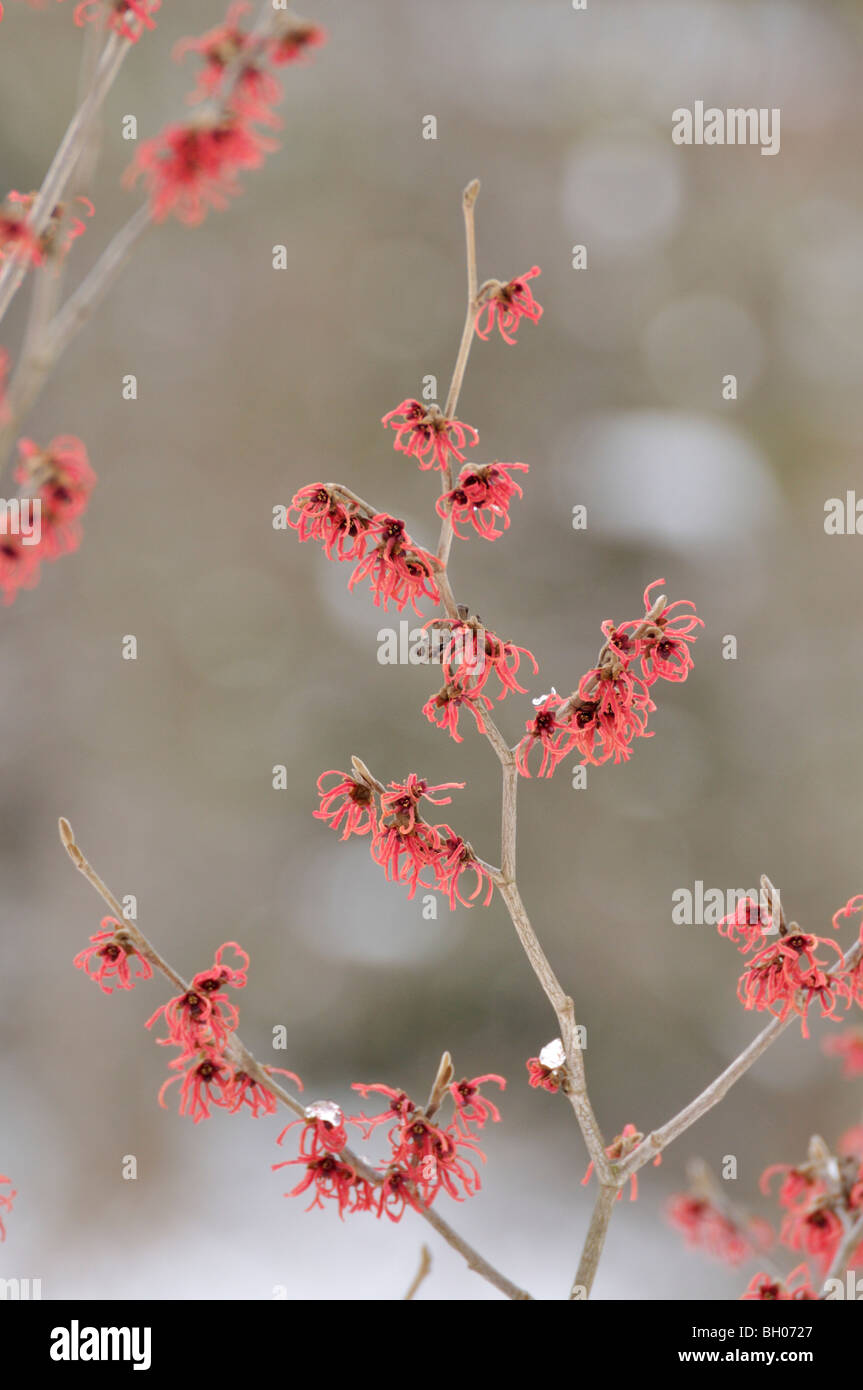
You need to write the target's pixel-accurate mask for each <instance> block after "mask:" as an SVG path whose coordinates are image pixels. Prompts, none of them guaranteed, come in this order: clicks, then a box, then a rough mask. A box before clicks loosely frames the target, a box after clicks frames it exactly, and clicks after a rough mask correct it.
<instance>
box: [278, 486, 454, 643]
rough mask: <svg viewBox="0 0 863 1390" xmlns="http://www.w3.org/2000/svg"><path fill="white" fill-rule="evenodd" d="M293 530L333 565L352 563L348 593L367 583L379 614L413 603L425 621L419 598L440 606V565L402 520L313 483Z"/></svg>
mask: <svg viewBox="0 0 863 1390" xmlns="http://www.w3.org/2000/svg"><path fill="white" fill-rule="evenodd" d="M288 525H289V526H291V527H292V528H293V530H295V531H296V533H297V535H298V537H299V539H300V540H301V541H313V540H314V541H320V542H321V543H322V545H323V548H324V552H325V554H326V555H327V556H328V558H329V559H331V560H350V561H352V562H353V563H354V570H353V573H352V574H351V577H350V579H349V580H348V588H349V589H353V588H354V586H355V585H357V584H359V583H360V581H361V580H366V579H367V580H368V581H369V583H370V585H371V591H372V596H373V598H374V603H375V607H376V608H383V609H384V610H386V609H387V607H388V606H389V604H390V603H392V604H394V605H395V607H396V608H397V610H398V611H399V612H401V611H402V609H404V608H405V607H406V605H407V604H408V603H409V604H410V605H411V607H412V608H413V610H414V612H415V613H416V614H417V615H418V616H421V614H420V610H419V608H418V607H417V599H418V598H430V599H431V600H432V601H433V602H434V603H438V602H439V601H440V594H439V592H438V587H437V584H436V583H435V578H434V574H435V570H436V568H437V561H436V560H435V558H434V556H433V555H430V554H429V552H428V551H426V550H423V549H422V547H421V546H418V545H415V544H414V542H413V541H412V540H411V538H410V536H409V535H408V533H407V531H406V530H405V524H404V522H403V521H399V520H398V518H397V517H394V516H388V515H387V514H386V513H385V512H374V511H372V510H370V509H367V508H366V507H365V506H364V504H363V505H361V504H360V503H359V502H357V501H356V500H354V499H351V498H350V497H348V496H345V495H343V494H342V493H341V491H340V489H338V488H336V487H327V485H326V484H325V483H309V485H308V486H307V487H304V488H301V489H300V491H299V492H298V493H297V494H296V496H295V497H294V498H293V499H292V501H291V505H290V508H289V510H288Z"/></svg>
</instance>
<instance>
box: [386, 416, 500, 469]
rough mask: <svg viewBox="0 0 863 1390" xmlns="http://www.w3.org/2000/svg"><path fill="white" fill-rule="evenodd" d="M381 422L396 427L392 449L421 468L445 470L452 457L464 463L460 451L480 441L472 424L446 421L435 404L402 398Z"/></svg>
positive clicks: (392, 427) (391, 427)
mask: <svg viewBox="0 0 863 1390" xmlns="http://www.w3.org/2000/svg"><path fill="white" fill-rule="evenodd" d="M381 424H382V425H388V426H389V427H390V429H394V430H395V432H396V437H395V439H394V441H393V448H394V449H396V451H397V452H398V453H401V454H406V455H407V456H408V457H409V458H415V459H416V461H417V463H418V464H419V466H420V468H422V469H424V470H425V469H427V468H440V469H441V470H442V471H444V470H445V469H446V467H447V465H448V464H449V462H450V460H451V459H457V460H458V462H459V463H464V454H463V453H461V450H462V449H466V448H471V447H472V446H473V445H475V444H478V443H479V435H478V434H477V432H476V430H475V429H474V428H473V425H465V424H463V423H462V421H461V420H448V419H447V418H446V416H445V415H444V414H443V413H442V412H441V410H440V409H439V408H438V407H437V406H436V405H430V406H425V405H423V403H422V401H414V400H406V401H402V403H401V405H397V406H396V407H395V409H394V410H390V411H388V412H387V414H386V415H384V416H383V418H382V420H381Z"/></svg>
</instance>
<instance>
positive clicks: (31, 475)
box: [15, 434, 96, 560]
mask: <svg viewBox="0 0 863 1390" xmlns="http://www.w3.org/2000/svg"><path fill="white" fill-rule="evenodd" d="M15 480H16V482H18V483H20V484H21V486H22V488H25V489H27V490H28V492H30V494H31V495H32V496H33V497H34V499H38V501H39V502H40V504H41V527H42V537H41V543H40V545H39V547H38V548H39V553H40V556H44V557H45V558H46V559H48V560H56V559H58V558H59V556H61V555H67V554H69V553H70V552H71V551H73V550H77V548H78V546H79V545H80V543H81V526H80V518H81V517H82V516H83V514H84V512H85V511H86V510H87V506H88V504H89V502H90V494H91V493H92V491H93V488H94V487H95V486H96V474H95V473H94V472H93V469H92V468H91V467H90V460H89V458H88V457H87V450H86V448H85V447H84V445H83V444H82V442H81V440H80V439H76V438H75V437H74V435H71V434H62V435H58V436H57V438H56V439H52V440H51V443H50V444H49V445H48V447H47V448H46V449H40V448H39V446H38V445H37V444H35V443H34V442H33V440H32V439H19V441H18V466H17V468H16V470H15Z"/></svg>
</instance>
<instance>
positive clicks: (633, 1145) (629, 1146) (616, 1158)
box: [581, 1125, 662, 1202]
mask: <svg viewBox="0 0 863 1390" xmlns="http://www.w3.org/2000/svg"><path fill="white" fill-rule="evenodd" d="M643 1143H644V1135H643V1134H642V1133H641V1132H640V1131H639V1130H637V1129H636V1128H635V1125H624V1127H623V1129H622V1130H621V1132H620V1134H618V1135H617V1137H616V1138H615V1139H613V1140H612V1142H611V1143H610V1144H609V1145H608V1147H607V1149H606V1150H605V1155H606V1158H610V1159H611V1160H612V1162H614V1163H620V1162H621V1160H622V1159H625V1158H629V1155H630V1154H631V1153H632V1152H633V1151H634V1150H635V1149H637V1148H638V1146H639V1144H643ZM661 1162H662V1154H661V1153H658V1154H657V1155H656V1157H655V1158H654V1160H653V1166H654V1168H657V1167H658V1166H659V1164H660V1163H661ZM592 1173H593V1161H592V1160H591V1162H590V1163H589V1164H588V1165H587V1172H586V1173H585V1175H584V1177H583V1178H582V1180H581V1185H582V1187H584V1186H585V1185H586V1184H587V1183H589V1182H590V1178H591V1174H592ZM629 1181H630V1190H629V1200H630V1202H634V1201H635V1200H636V1198H637V1197H638V1174H637V1173H633V1175H632V1177H631V1178H630V1180H629ZM622 1196H623V1192H622V1191H621V1192H618V1194H617V1200H618V1202H619V1201H620V1199H621V1197H622Z"/></svg>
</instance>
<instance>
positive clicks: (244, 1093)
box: [226, 1067, 303, 1119]
mask: <svg viewBox="0 0 863 1390" xmlns="http://www.w3.org/2000/svg"><path fill="white" fill-rule="evenodd" d="M262 1071H264V1072H266V1074H267V1076H277V1075H278V1076H286V1077H287V1078H288V1080H289V1081H293V1083H294V1085H295V1086H296V1088H297V1090H298V1091H301V1090H302V1089H303V1083H302V1081H301V1080H300V1078H299V1077H298V1076H297V1074H296V1072H293V1071H285V1069H284V1067H263V1068H262ZM243 1106H246V1107H247V1108H248V1109H249V1110H251V1112H252V1115H253V1116H254V1118H255V1119H257V1118H258V1116H259V1115H275V1114H276V1112H277V1111H278V1108H279V1102H278V1100H277V1099H276V1097H275V1096H274V1094H273V1092H272V1091H270V1090H268V1089H267V1087H266V1086H264V1085H263V1084H262V1083H261V1082H260V1081H257V1080H256V1079H255V1077H253V1076H249V1074H248V1072H245V1071H235V1072H234V1075H233V1079H232V1082H231V1094H230V1097H229V1099H228V1103H227V1107H226V1108H227V1109H228V1110H229V1111H230V1113H231V1114H232V1115H235V1114H236V1113H237V1111H238V1110H242V1109H243Z"/></svg>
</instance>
